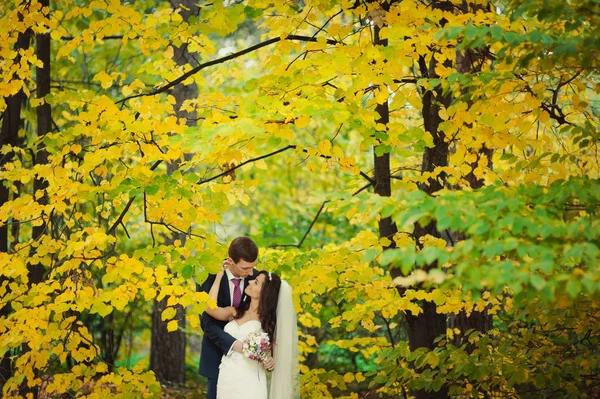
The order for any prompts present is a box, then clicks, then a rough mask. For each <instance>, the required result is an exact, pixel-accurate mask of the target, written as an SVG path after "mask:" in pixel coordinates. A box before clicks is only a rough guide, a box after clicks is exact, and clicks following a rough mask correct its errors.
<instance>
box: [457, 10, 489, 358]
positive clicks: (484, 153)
mask: <svg viewBox="0 0 600 399" xmlns="http://www.w3.org/2000/svg"><path fill="white" fill-rule="evenodd" d="M458 8H459V9H460V10H461V11H462V12H463V13H476V12H477V11H482V12H486V11H489V9H490V5H489V4H473V3H468V2H463V3H462V4H461V5H459V6H458ZM488 54H489V49H488V48H482V49H467V50H465V51H462V52H461V51H458V52H457V54H456V70H457V71H458V72H460V73H463V74H466V73H477V72H480V71H481V68H482V66H483V63H484V62H485V60H486V58H487V56H488ZM463 94H465V93H463ZM468 105H469V108H470V107H471V105H472V104H471V103H469V104H468ZM468 127H469V128H470V127H471V126H468ZM471 152H474V153H475V156H476V159H475V161H473V162H472V163H471V164H470V166H471V171H470V172H469V173H468V174H467V176H465V180H466V181H467V182H468V183H469V186H470V187H471V188H472V189H474V190H476V189H478V188H481V187H483V186H484V181H483V179H481V178H478V177H477V176H476V175H475V173H474V171H475V169H476V168H477V167H478V165H479V161H480V160H481V159H482V158H483V159H484V161H487V166H488V168H490V169H491V168H492V155H493V152H494V151H493V150H492V149H490V148H487V147H486V146H485V144H484V145H483V146H482V147H481V148H475V149H471ZM464 238H465V237H464V234H459V235H458V236H457V239H458V240H462V239H464ZM448 324H449V325H448V327H449V328H452V329H454V328H458V330H459V331H460V332H459V333H458V334H456V335H455V336H454V340H453V344H454V345H456V346H457V347H458V346H461V345H463V344H465V343H467V342H465V333H466V332H467V331H468V330H476V331H479V332H482V333H485V332H488V331H489V330H491V328H492V316H491V315H490V314H488V312H487V311H485V310H484V311H483V312H477V311H473V312H471V313H470V314H468V315H467V314H466V313H465V312H464V311H463V312H460V313H459V314H458V315H456V316H454V315H452V316H451V317H450V318H449V319H448ZM473 349H474V347H473V345H471V344H469V343H467V347H466V350H467V351H468V352H469V353H470V352H471V351H473Z"/></svg>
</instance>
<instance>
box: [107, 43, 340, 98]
mask: <svg viewBox="0 0 600 399" xmlns="http://www.w3.org/2000/svg"><path fill="white" fill-rule="evenodd" d="M281 40H282V39H281V37H274V38H271V39H269V40H266V41H264V42H262V43H258V44H255V45H254V46H251V47H248V48H247V49H244V50H241V51H238V52H236V53H233V54H230V55H228V56H225V57H221V58H218V59H216V60H212V61H209V62H205V63H204V64H200V65H198V66H197V67H195V68H193V69H191V70H189V71H188V72H186V73H184V74H183V75H181V76H180V77H178V78H177V79H175V80H174V81H172V82H169V83H167V84H166V85H164V86H162V87H160V88H158V89H156V90H153V91H150V92H148V93H141V94H135V95H132V96H129V97H125V98H123V99H121V100H119V101H117V102H116V104H119V103H124V102H126V101H127V100H131V99H133V98H137V97H144V96H154V95H156V94H160V93H164V92H165V91H167V90H169V89H170V88H172V87H174V86H177V85H178V84H179V83H181V82H183V81H184V80H186V79H187V78H189V77H190V76H193V75H195V74H197V73H198V72H200V71H201V70H203V69H205V68H208V67H210V66H213V65H218V64H222V63H224V62H227V61H230V60H233V59H235V58H238V57H241V56H242V55H245V54H248V53H251V52H253V51H256V50H258V49H260V48H262V47H266V46H270V45H271V44H274V43H277V42H279V41H281ZM284 40H295V41H302V42H316V41H317V39H316V38H314V37H309V36H299V35H288V36H286V37H285V38H284ZM326 42H327V44H343V42H340V41H337V40H334V39H326Z"/></svg>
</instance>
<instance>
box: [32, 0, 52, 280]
mask: <svg viewBox="0 0 600 399" xmlns="http://www.w3.org/2000/svg"><path fill="white" fill-rule="evenodd" d="M40 3H41V5H42V7H50V0H41V1H40ZM35 41H36V53H37V57H38V59H39V60H40V61H42V63H43V66H42V67H41V68H39V67H38V68H37V69H36V72H35V82H36V84H37V93H36V94H37V98H38V99H43V98H44V97H45V96H46V95H47V94H49V93H50V33H43V34H37V35H36V36H35ZM36 114H37V137H38V140H40V139H41V138H43V137H44V136H45V135H46V134H48V133H50V131H51V128H52V114H51V109H50V104H46V103H44V104H42V105H40V106H38V107H37V108H36ZM38 145H39V146H40V148H38V150H37V151H36V154H35V164H36V165H45V164H46V163H48V152H47V151H46V150H45V147H44V145H43V144H42V143H41V141H40V142H39V144H38ZM47 187H48V182H47V181H46V180H44V179H40V178H37V177H36V178H35V179H34V181H33V194H34V198H39V199H38V202H39V203H40V204H41V205H45V204H47V203H48V199H47V195H46V193H45V190H46V188H47ZM38 195H40V196H39V197H38ZM44 216H45V215H42V217H44ZM46 228H47V223H46V222H44V223H42V224H41V225H39V226H33V232H32V238H33V239H34V240H39V239H40V238H41V237H42V235H43V234H44V233H46ZM43 276H44V266H43V265H42V264H37V265H31V266H30V267H29V283H30V284H37V283H40V282H41V281H42V278H43Z"/></svg>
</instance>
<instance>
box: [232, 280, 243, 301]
mask: <svg viewBox="0 0 600 399" xmlns="http://www.w3.org/2000/svg"><path fill="white" fill-rule="evenodd" d="M241 281H242V279H240V278H234V279H232V280H231V282H232V283H233V304H232V305H233V307H234V308H237V307H239V306H240V302H241V300H242V291H241V290H240V282H241Z"/></svg>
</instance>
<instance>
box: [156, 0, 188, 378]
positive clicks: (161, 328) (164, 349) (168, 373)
mask: <svg viewBox="0 0 600 399" xmlns="http://www.w3.org/2000/svg"><path fill="white" fill-rule="evenodd" d="M171 5H172V6H173V8H181V16H182V17H183V20H184V21H188V20H189V18H190V17H191V16H193V15H196V14H197V13H198V11H199V9H198V7H197V6H196V2H195V1H190V0H171ZM173 48H174V60H175V62H177V64H179V65H186V64H192V65H194V64H195V60H194V58H193V57H191V55H190V53H189V52H188V49H187V45H186V44H183V45H182V46H181V47H176V46H173ZM173 96H174V97H175V101H176V104H175V109H176V112H177V117H178V118H186V120H187V125H188V126H195V125H196V114H195V112H191V113H188V112H182V111H181V105H182V103H183V102H184V101H185V100H188V99H193V98H197V97H198V88H197V86H196V84H190V85H187V86H184V85H183V84H180V85H177V86H176V87H175V88H174V89H173ZM178 166H179V163H178V162H173V163H170V164H169V165H168V166H167V172H168V173H169V174H171V173H173V172H174V171H175V170H177V168H178ZM185 239H186V236H185V234H175V233H173V234H172V235H171V236H170V237H168V238H167V240H166V242H165V244H167V245H169V244H172V243H173V242H175V240H180V241H181V243H182V245H183V244H184V243H185ZM168 299H169V297H165V298H163V300H162V301H155V302H154V308H153V310H152V342H151V347H150V369H151V370H152V371H154V373H155V374H156V378H157V379H158V381H160V382H163V383H164V382H170V383H179V384H183V382H184V381H185V345H186V337H185V334H184V333H183V332H182V331H181V330H180V329H181V328H184V327H185V309H184V308H183V307H182V306H181V305H177V306H175V309H176V311H177V314H176V316H175V318H176V319H177V320H179V328H180V329H179V330H177V331H174V332H168V331H167V325H166V323H165V322H164V321H163V320H162V319H161V313H162V311H163V310H164V309H165V307H166V304H167V300H168Z"/></svg>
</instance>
